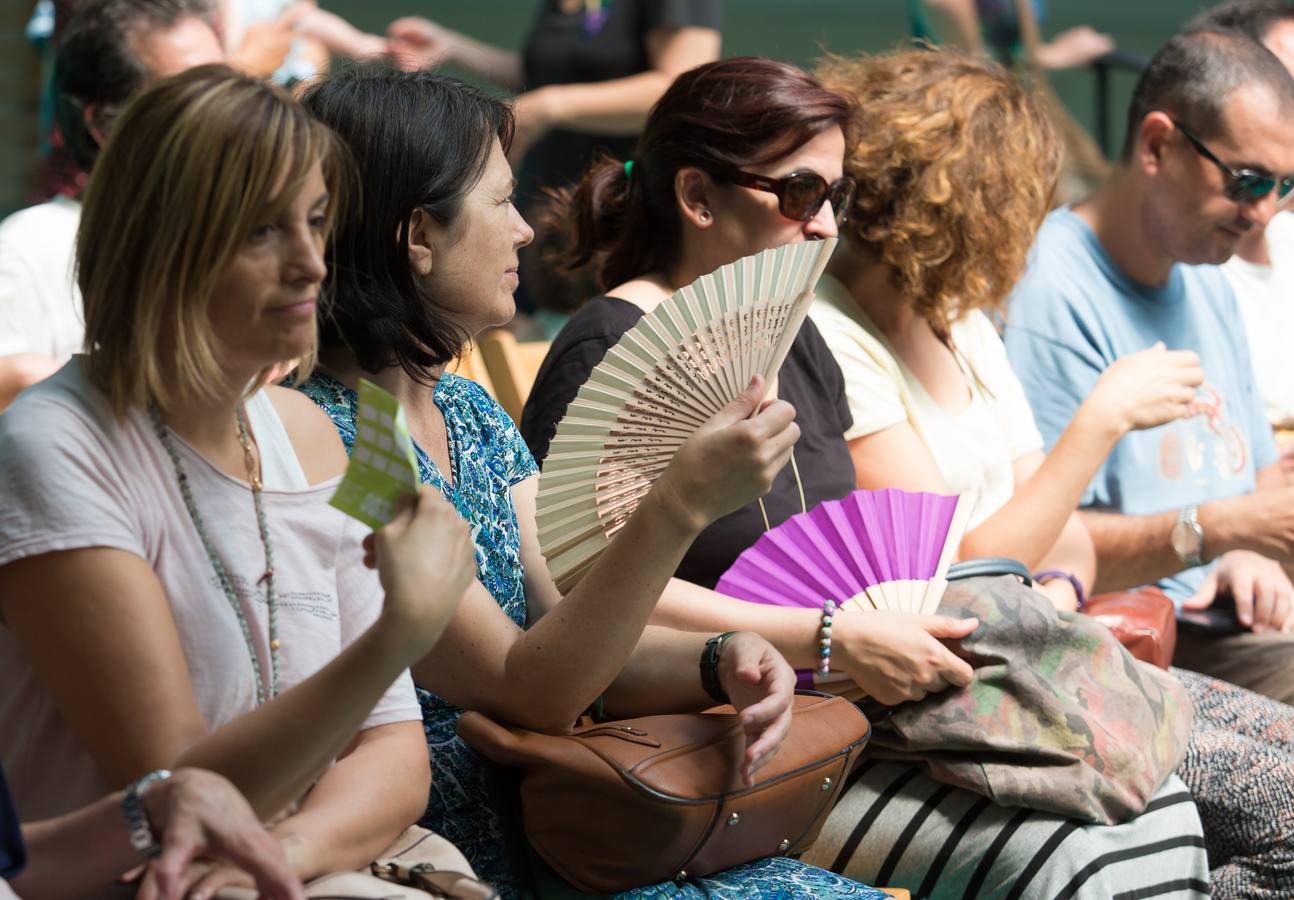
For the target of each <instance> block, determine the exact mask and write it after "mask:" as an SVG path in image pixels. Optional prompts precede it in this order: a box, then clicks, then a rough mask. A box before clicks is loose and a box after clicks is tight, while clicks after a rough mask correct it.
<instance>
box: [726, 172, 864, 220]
mask: <svg viewBox="0 0 1294 900" xmlns="http://www.w3.org/2000/svg"><path fill="white" fill-rule="evenodd" d="M716 177H717V178H719V180H720V181H727V182H730V183H732V184H737V185H741V186H742V187H748V188H754V189H755V190H757V191H767V192H768V193H770V194H776V195H777V209H778V211H779V212H780V213H781V214H782V215H784V216H786V217H787V218H788V219H795V220H796V221H797V222H808V221H809V220H810V219H812V218H813V217H814V216H816V215H817V214H818V210H820V209H822V204H824V203H826V202H827V201H828V200H830V201H831V209H832V211H833V212H834V213H835V214H836V224H837V225H843V224H844V222H845V217H846V216H847V215H849V205H850V204H851V203H853V202H854V179H852V178H848V177H846V178H837V179H836V180H835V181H833V182H831V183H830V184H828V183H827V179H825V178H823V177H822V176H821V175H819V174H818V173H817V172H792V173H791V174H790V175H783V176H782V177H781V178H769V177H768V176H766V175H753V174H751V173H750V172H741V171H737V172H729V173H727V174H724V175H718V176H716Z"/></svg>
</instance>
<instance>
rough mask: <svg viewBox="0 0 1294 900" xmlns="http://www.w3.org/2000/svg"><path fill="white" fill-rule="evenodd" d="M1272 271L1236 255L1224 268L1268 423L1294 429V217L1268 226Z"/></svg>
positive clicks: (1278, 216) (1284, 215) (1289, 214)
mask: <svg viewBox="0 0 1294 900" xmlns="http://www.w3.org/2000/svg"><path fill="white" fill-rule="evenodd" d="M1266 238H1267V250H1268V254H1269V255H1270V256H1271V261H1272V264H1271V265H1270V266H1260V265H1255V264H1254V263H1251V262H1248V261H1247V260H1243V259H1241V258H1240V257H1239V256H1233V257H1231V259H1230V260H1228V261H1227V262H1226V264H1224V265H1223V266H1222V271H1224V272H1225V273H1226V275H1227V279H1228V280H1229V281H1230V282H1231V287H1232V288H1233V289H1234V290H1235V292H1236V300H1237V301H1238V303H1239V304H1240V315H1241V317H1242V318H1243V319H1244V322H1245V332H1246V334H1247V336H1248V338H1249V357H1250V359H1251V360H1252V361H1253V367H1254V378H1255V380H1256V381H1257V384H1258V390H1259V392H1260V393H1261V394H1262V398H1263V409H1264V411H1265V412H1266V413H1267V418H1268V419H1269V420H1270V421H1271V422H1272V423H1273V424H1277V425H1290V424H1294V354H1291V353H1290V341H1291V339H1294V212H1283V213H1277V214H1276V215H1275V216H1273V217H1272V220H1271V221H1270V222H1269V223H1268V224H1267V232H1266Z"/></svg>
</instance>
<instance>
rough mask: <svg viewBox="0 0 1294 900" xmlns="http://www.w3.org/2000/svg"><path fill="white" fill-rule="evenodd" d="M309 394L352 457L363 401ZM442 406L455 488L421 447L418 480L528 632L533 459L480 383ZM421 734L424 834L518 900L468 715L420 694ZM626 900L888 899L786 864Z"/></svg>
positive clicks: (315, 386)
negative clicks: (521, 507)
mask: <svg viewBox="0 0 1294 900" xmlns="http://www.w3.org/2000/svg"><path fill="white" fill-rule="evenodd" d="M301 390H302V391H303V392H304V393H305V394H306V395H307V396H308V397H310V399H312V400H314V402H315V403H317V404H318V405H319V406H320V407H321V408H322V409H323V410H324V412H326V413H328V415H329V417H331V418H332V420H333V423H334V424H335V425H336V426H337V430H338V431H339V432H340V433H341V438H342V441H343V443H345V445H346V451H347V452H348V453H349V452H350V450H351V448H352V446H353V444H354V441H355V418H356V400H357V397H356V394H355V392H354V391H352V390H351V389H350V388H348V387H346V386H345V385H344V384H342V383H341V382H339V381H337V380H336V379H334V378H330V377H329V376H327V375H323V374H316V375H315V376H314V377H313V378H311V379H310V380H309V381H308V382H306V383H305V384H304V385H302V386H301ZM434 401H435V403H436V407H437V408H438V409H439V410H440V412H441V414H442V415H443V416H444V417H445V429H446V431H447V432H448V435H449V458H450V465H451V467H452V470H453V471H452V472H451V473H450V474H451V480H452V483H446V481H445V479H444V478H443V477H441V473H440V472H439V471H438V470H437V468H436V464H435V463H433V462H432V461H431V458H430V457H428V456H427V454H426V453H425V452H423V450H422V448H421V447H415V449H416V452H417V457H418V474H419V476H420V477H421V479H422V481H423V483H424V484H428V485H432V486H433V487H435V488H436V489H437V490H439V491H440V492H441V494H443V495H444V497H445V499H446V500H448V501H449V502H450V503H452V504H453V505H454V508H455V509H457V510H458V513H459V515H461V516H462V517H463V518H464V519H465V520H466V521H467V523H468V525H469V526H470V527H471V532H472V538H473V542H474V543H475V545H476V569H477V578H478V579H479V580H480V581H481V583H482V584H483V585H485V587H486V588H487V589H488V590H489V592H490V594H491V596H493V597H494V599H495V602H497V603H498V604H499V607H500V608H501V609H502V610H503V612H504V613H505V614H506V615H507V616H508V618H510V619H512V621H514V622H516V623H517V625H518V626H520V627H522V628H524V627H525V625H526V595H525V581H524V577H523V575H524V570H523V568H522V564H521V533H520V530H519V529H518V527H517V514H516V510H515V509H513V506H512V494H511V488H512V486H513V485H515V484H517V483H518V482H520V481H523V480H525V479H526V478H529V477H530V476H531V475H534V474H535V473H536V472H537V471H538V467H537V466H536V465H535V460H534V457H532V456H531V455H530V451H529V450H528V449H527V448H526V444H525V441H523V440H522V439H521V434H520V433H519V432H518V431H517V429H516V426H515V425H513V423H512V420H511V419H510V418H508V414H507V413H505V412H504V411H503V409H502V408H501V407H500V406H499V405H498V404H497V403H496V402H495V401H494V400H493V399H492V398H491V397H490V395H489V394H487V393H486V392H485V390H484V389H483V388H481V387H480V386H479V385H477V384H476V383H475V382H472V381H469V380H467V379H465V378H459V377H458V376H456V375H449V374H446V375H444V376H443V377H442V378H441V379H440V380H439V381H438V382H437V384H436V389H435V395H434ZM418 701H419V703H420V704H421V705H422V725H423V731H424V732H425V733H426V736H427V748H428V750H429V752H430V753H431V755H432V758H433V759H434V761H435V769H434V772H433V776H432V786H431V796H430V798H429V802H428V804H427V811H426V813H425V815H424V817H423V819H422V824H423V825H424V826H426V827H427V828H430V829H432V830H433V831H436V832H438V833H439V834H442V835H444V836H445V837H446V838H448V839H449V840H451V841H453V842H454V844H455V845H457V846H458V848H459V849H460V850H462V851H463V854H464V855H465V856H466V857H467V858H468V860H469V861H470V862H471V863H472V865H473V867H475V869H476V872H477V875H479V876H480V877H481V878H484V879H485V880H487V881H490V882H493V883H494V884H495V886H496V887H498V888H499V891H500V893H502V895H503V896H504V897H510V896H515V895H516V885H515V881H514V879H513V878H512V875H511V873H510V871H509V867H508V858H507V851H506V848H505V846H504V840H503V837H502V828H501V826H500V823H499V819H498V816H497V815H496V813H495V812H494V809H493V808H492V806H491V802H490V795H489V789H488V786H487V783H486V772H485V762H484V761H483V760H482V759H481V758H480V757H479V756H478V755H477V754H476V752H475V751H473V750H472V749H471V748H470V747H468V746H467V745H466V744H465V743H463V741H462V740H461V739H460V738H459V737H458V735H456V734H455V733H454V723H455V722H456V721H457V719H458V717H459V716H460V715H461V714H462V710H461V709H459V708H458V707H456V706H454V705H453V704H451V703H449V701H447V700H444V699H442V698H440V697H437V696H436V695H435V694H431V693H429V692H427V691H424V690H422V689H419V690H418ZM622 896H624V897H627V898H634V900H639V898H657V897H662V898H663V897H682V898H700V897H710V898H717V900H727V898H738V897H740V898H774V897H777V898H831V897H858V898H863V900H873V898H875V900H881V898H884V897H885V896H886V895H885V894H882V893H881V892H880V891H877V890H874V889H872V888H869V887H864V886H863V885H860V884H858V883H857V882H853V881H849V880H848V879H845V878H841V877H840V876H837V875H834V874H832V873H830V872H827V871H824V870H822V869H818V868H815V867H813V866H808V865H805V864H803V863H800V862H797V861H796V860H792V859H788V858H786V857H773V858H770V859H761V860H757V861H755V862H752V863H747V864H745V865H742V866H738V867H736V868H733V869H729V870H728V871H726V872H721V873H719V874H717V875H714V876H711V877H709V878H698V879H693V880H691V881H689V882H687V883H684V884H676V883H674V882H666V883H664V884H660V885H655V886H653V887H646V888H639V889H638V890H635V891H631V892H629V893H627V894H624V895H622Z"/></svg>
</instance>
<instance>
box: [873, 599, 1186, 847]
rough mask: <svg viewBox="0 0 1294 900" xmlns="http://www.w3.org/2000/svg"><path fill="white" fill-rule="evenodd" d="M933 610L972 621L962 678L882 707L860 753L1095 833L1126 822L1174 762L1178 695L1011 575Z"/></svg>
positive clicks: (1181, 744) (1166, 681) (1103, 632)
mask: <svg viewBox="0 0 1294 900" xmlns="http://www.w3.org/2000/svg"><path fill="white" fill-rule="evenodd" d="M939 612H940V613H941V614H943V615H947V616H956V617H960V618H967V617H970V616H975V617H976V618H978V619H979V622H980V624H979V627H978V628H976V629H975V632H974V633H973V634H971V635H970V636H969V637H967V638H964V639H963V640H962V641H961V646H962V648H963V650H964V651H966V652H967V654H969V656H970V657H971V658H972V659H973V665H974V666H975V674H974V678H973V679H972V681H971V684H970V686H969V687H967V688H964V689H961V690H957V689H951V690H947V691H944V692H942V693H938V694H933V695H931V696H929V697H927V698H926V699H924V700H921V701H918V702H912V703H905V704H902V705H900V706H898V707H895V708H894V710H893V713H892V714H891V715H890V717H889V718H888V719H887V720H885V721H883V722H878V723H876V726H875V730H874V732H873V736H872V745H871V751H872V755H875V756H882V757H887V758H893V759H902V760H906V761H910V762H918V763H920V764H921V765H923V766H924V767H925V769H926V770H927V771H928V772H929V773H930V775H931V776H932V777H933V778H935V779H937V780H939V781H942V782H944V783H946V784H952V785H956V786H957V787H963V788H967V789H969V790H972V791H975V792H976V793H979V794H982V795H984V796H985V797H989V798H990V799H992V800H993V801H995V802H997V803H999V804H1002V805H1004V806H1022V807H1026V808H1028V809H1036V810H1043V811H1046V812H1053V813H1058V814H1060V815H1062V816H1066V817H1068V818H1072V819H1079V820H1082V821H1085V822H1098V823H1102V824H1106V825H1114V824H1118V823H1121V822H1125V821H1127V820H1128V819H1130V818H1132V817H1133V816H1135V815H1137V814H1139V813H1140V812H1141V811H1142V810H1143V809H1145V806H1146V803H1147V802H1148V801H1149V799H1150V797H1151V796H1152V795H1153V794H1154V793H1155V791H1156V790H1158V789H1159V787H1160V786H1161V785H1162V784H1163V783H1164V780H1165V779H1166V778H1167V777H1168V776H1169V775H1170V774H1171V773H1172V772H1173V770H1175V769H1176V768H1177V766H1178V764H1180V763H1181V761H1182V757H1183V756H1184V755H1185V753H1186V745H1187V742H1188V740H1189V739H1190V731H1191V717H1192V715H1193V712H1194V710H1193V708H1192V706H1191V701H1190V698H1189V697H1188V696H1187V694H1186V691H1185V689H1184V688H1183V687H1182V685H1181V684H1180V683H1179V682H1178V681H1177V679H1175V678H1173V676H1172V675H1170V674H1169V673H1167V672H1164V671H1162V670H1160V669H1157V668H1155V667H1154V666H1151V665H1148V664H1146V663H1143V662H1140V661H1138V660H1136V659H1134V658H1133V657H1132V656H1131V655H1129V653H1128V651H1127V650H1125V649H1124V648H1123V646H1122V645H1121V644H1120V643H1119V642H1118V640H1116V639H1115V637H1114V635H1113V634H1112V633H1111V632H1110V631H1109V630H1108V629H1107V628H1106V627H1105V626H1103V625H1101V624H1099V623H1098V622H1096V621H1094V620H1092V619H1090V618H1088V617H1086V616H1081V615H1077V614H1075V613H1061V612H1057V611H1056V609H1055V608H1054V607H1053V606H1052V605H1051V603H1050V602H1048V600H1047V598H1045V597H1043V596H1042V595H1041V594H1038V593H1036V592H1034V591H1033V590H1031V589H1030V588H1028V587H1025V586H1024V585H1023V584H1021V583H1020V582H1019V581H1018V580H1017V579H1016V578H1014V577H1011V576H1000V577H987V578H970V579H967V580H965V581H961V582H955V583H953V584H950V585H949V587H948V590H947V592H946V593H945V594H944V598H943V602H942V604H941V606H940V609H939Z"/></svg>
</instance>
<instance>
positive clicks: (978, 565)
mask: <svg viewBox="0 0 1294 900" xmlns="http://www.w3.org/2000/svg"><path fill="white" fill-rule="evenodd" d="M997 575H1014V576H1016V577H1017V578H1019V579H1020V580H1021V581H1023V582H1024V586H1025V587H1033V576H1032V575H1030V574H1029V567H1028V566H1026V565H1025V564H1024V563H1022V562H1020V561H1019V560H1018V559H1011V558H1010V557H1007V556H985V557H984V558H982V559H964V560H962V561H961V562H956V563H953V564H952V565H951V566H949V567H948V575H947V576H946V577H947V579H948V580H949V581H960V580H962V579H964V578H984V577H994V576H997Z"/></svg>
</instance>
